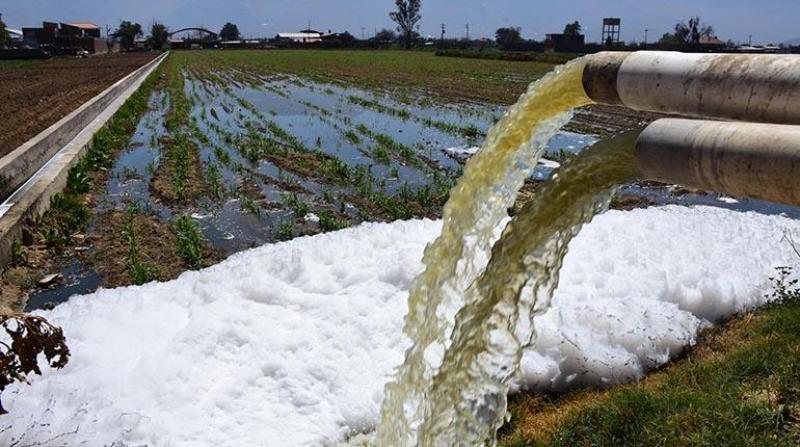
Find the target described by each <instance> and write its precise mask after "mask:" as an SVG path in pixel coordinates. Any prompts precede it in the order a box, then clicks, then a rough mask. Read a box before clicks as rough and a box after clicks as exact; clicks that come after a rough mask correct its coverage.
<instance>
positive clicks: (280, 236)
mask: <svg viewBox="0 0 800 447" xmlns="http://www.w3.org/2000/svg"><path fill="white" fill-rule="evenodd" d="M275 239H277V240H279V241H288V240H291V239H294V224H292V223H291V222H283V223H282V224H280V225H278V228H277V230H275Z"/></svg>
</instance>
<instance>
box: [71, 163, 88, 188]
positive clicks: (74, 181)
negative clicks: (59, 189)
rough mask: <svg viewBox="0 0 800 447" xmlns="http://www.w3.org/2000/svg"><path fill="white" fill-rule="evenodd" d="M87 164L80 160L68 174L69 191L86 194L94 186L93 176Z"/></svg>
mask: <svg viewBox="0 0 800 447" xmlns="http://www.w3.org/2000/svg"><path fill="white" fill-rule="evenodd" d="M87 168H88V167H87V164H86V163H85V162H79V163H78V164H76V165H75V166H74V167H72V169H70V170H69V174H67V191H69V192H71V193H73V194H85V193H87V192H89V190H90V189H91V187H92V181H91V178H89V175H88V174H87Z"/></svg>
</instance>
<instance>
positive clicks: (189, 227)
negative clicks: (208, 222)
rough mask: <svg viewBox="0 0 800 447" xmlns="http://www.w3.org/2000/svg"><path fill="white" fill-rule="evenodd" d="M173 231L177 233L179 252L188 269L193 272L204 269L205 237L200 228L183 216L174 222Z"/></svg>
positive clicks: (189, 218)
mask: <svg viewBox="0 0 800 447" xmlns="http://www.w3.org/2000/svg"><path fill="white" fill-rule="evenodd" d="M172 231H173V232H174V233H175V236H176V237H177V238H176V244H177V247H176V249H177V251H178V254H179V255H180V256H181V258H182V259H183V262H184V263H185V264H186V266H187V267H189V268H191V269H193V270H199V269H201V268H203V267H204V266H205V265H204V262H203V245H204V244H205V238H204V237H203V233H202V231H200V226H199V225H198V224H197V222H195V220H194V219H192V218H191V217H189V216H186V215H183V216H181V217H179V218H177V219H175V220H174V221H173V222H172Z"/></svg>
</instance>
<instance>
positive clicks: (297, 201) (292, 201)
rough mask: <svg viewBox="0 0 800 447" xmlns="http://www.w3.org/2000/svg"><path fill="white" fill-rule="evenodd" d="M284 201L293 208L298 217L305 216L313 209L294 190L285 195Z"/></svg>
mask: <svg viewBox="0 0 800 447" xmlns="http://www.w3.org/2000/svg"><path fill="white" fill-rule="evenodd" d="M283 203H284V204H285V205H286V206H287V207H288V208H289V209H291V210H292V212H293V213H294V215H295V216H296V217H303V216H305V215H306V214H308V212H309V211H310V210H311V208H310V207H309V206H308V204H307V203H305V202H304V201H303V200H302V199H301V198H300V197H298V196H297V194H295V193H293V192H291V193H288V194H285V195H284V196H283Z"/></svg>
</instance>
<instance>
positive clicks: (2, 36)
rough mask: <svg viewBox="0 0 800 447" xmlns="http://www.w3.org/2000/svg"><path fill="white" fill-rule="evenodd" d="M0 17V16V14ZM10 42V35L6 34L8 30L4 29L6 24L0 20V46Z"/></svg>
mask: <svg viewBox="0 0 800 447" xmlns="http://www.w3.org/2000/svg"><path fill="white" fill-rule="evenodd" d="M0 16H2V14H0ZM9 40H11V35H10V34H8V30H7V29H6V24H5V22H3V20H2V19H0V44H4V43H6V42H8V41H9Z"/></svg>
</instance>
